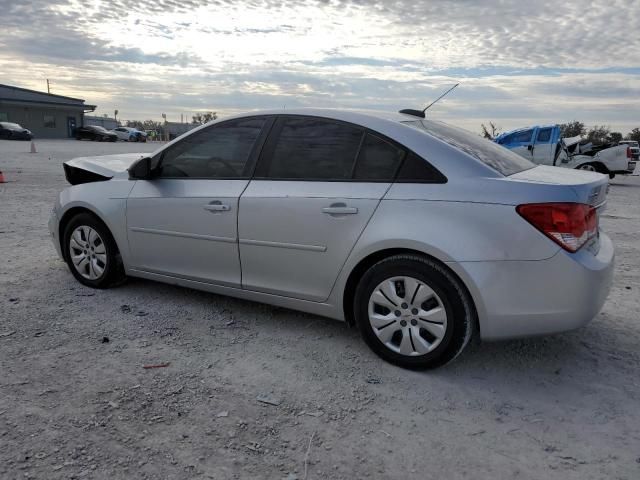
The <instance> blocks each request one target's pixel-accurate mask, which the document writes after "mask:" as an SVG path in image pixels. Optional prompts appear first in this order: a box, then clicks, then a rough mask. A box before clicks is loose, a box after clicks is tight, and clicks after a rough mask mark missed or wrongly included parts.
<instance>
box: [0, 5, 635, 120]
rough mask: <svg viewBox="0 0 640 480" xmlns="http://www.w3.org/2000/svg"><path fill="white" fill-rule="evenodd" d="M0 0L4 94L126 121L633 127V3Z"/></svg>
mask: <svg viewBox="0 0 640 480" xmlns="http://www.w3.org/2000/svg"><path fill="white" fill-rule="evenodd" d="M5 2H6V0H0V4H2V5H0V8H1V9H2V12H3V13H2V15H1V16H0V31H2V32H3V35H2V36H0V65H2V68H0V82H2V83H8V84H14V85H20V86H25V87H28V88H29V87H31V88H42V85H43V84H44V79H45V78H51V80H52V83H53V85H54V91H57V92H59V93H61V94H67V95H72V96H84V98H86V99H87V100H88V101H89V103H96V104H98V106H99V111H105V112H110V111H112V110H113V109H114V108H118V109H119V110H120V111H121V112H122V115H124V117H123V118H126V117H127V116H128V117H130V118H142V117H153V118H158V117H159V115H160V113H162V112H165V113H167V114H169V115H170V116H173V118H174V119H175V118H176V116H178V117H179V115H180V113H187V114H189V113H190V112H191V113H192V112H193V111H195V110H204V109H213V110H218V111H219V112H220V113H224V112H232V111H239V110H244V109H251V108H260V107H269V108H272V107H281V106H283V105H287V106H290V107H293V106H298V105H323V106H333V107H354V108H363V107H364V108H378V109H379V108H381V109H399V108H406V107H419V106H420V105H426V103H428V101H429V100H431V99H433V98H435V97H437V96H438V94H439V93H440V92H442V91H443V90H444V89H445V88H447V87H448V86H450V85H451V84H452V83H454V82H457V81H461V82H462V85H461V86H460V87H459V88H458V89H457V90H456V91H455V92H453V93H452V94H451V96H449V97H448V98H446V99H445V100H443V101H442V102H441V103H439V104H438V105H436V106H435V107H434V108H433V110H432V115H438V116H440V117H441V118H445V119H447V120H449V121H452V122H453V123H457V124H460V125H463V126H466V127H468V128H472V129H474V130H477V126H478V124H479V123H480V122H481V121H482V122H486V121H488V120H490V119H498V120H499V121H500V122H502V124H503V126H504V127H505V128H511V127H517V126H520V125H521V124H523V123H524V124H530V123H537V122H542V121H544V122H553V121H566V120H570V119H573V118H578V119H581V120H583V121H586V122H587V123H609V124H611V125H612V126H614V127H615V128H619V129H623V130H625V131H626V130H629V129H630V128H632V127H634V126H637V123H640V119H638V118H637V117H635V113H634V112H637V111H640V103H639V102H640V100H639V98H638V95H637V92H638V91H640V90H639V89H640V38H638V37H639V36H638V35H634V34H632V32H637V31H640V8H637V2H636V0H607V1H604V0H597V1H594V2H591V3H590V4H589V6H585V4H584V3H583V2H580V1H577V0H573V1H566V2H560V3H558V2H555V1H548V0H529V1H527V2H526V3H525V2H515V1H513V2H509V1H505V0H493V1H489V0H477V1H476V0H439V1H437V2H434V1H424V2H416V1H413V0H412V1H406V0H396V1H388V2H386V1H369V0H341V1H337V0H326V1H323V0H318V1H302V0H291V1H288V2H282V1H279V0H247V1H232V0H217V1H216V2H211V1H206V0H180V1H178V0H159V1H156V2H151V3H137V2H133V3H131V2H125V1H124V0H113V1H109V2H108V1H103V0H94V1H91V2H84V1H83V2H80V1H79V0H58V1H49V0H32V1H30V2H6V5H4V4H3V3H5Z"/></svg>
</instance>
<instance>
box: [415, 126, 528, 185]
mask: <svg viewBox="0 0 640 480" xmlns="http://www.w3.org/2000/svg"><path fill="white" fill-rule="evenodd" d="M403 123H405V124H406V125H409V126H410V127H413V128H417V129H419V130H423V131H425V132H427V133H428V134H429V135H432V136H434V137H436V138H438V139H439V140H442V141H443V142H446V143H448V144H449V145H451V146H452V147H455V148H457V149H458V150H462V151H463V152H465V153H466V154H468V155H470V156H471V157H473V158H475V159H477V160H479V161H481V162H482V163H484V164H485V165H487V166H489V167H491V168H493V169H494V170H496V171H497V172H499V173H501V174H502V175H505V176H508V175H513V174H514V173H518V172H522V171H523V170H528V169H530V168H533V167H535V164H534V163H532V162H530V161H529V160H527V159H525V158H522V157H521V156H520V155H518V154H516V153H513V152H512V151H511V150H509V149H507V148H505V147H501V146H500V145H498V144H497V143H494V142H492V141H490V140H486V139H484V138H482V137H480V136H478V135H474V134H473V133H471V132H468V131H466V130H463V129H461V128H457V127H452V126H450V125H447V124H445V123H442V122H434V121H431V120H415V121H410V122H403Z"/></svg>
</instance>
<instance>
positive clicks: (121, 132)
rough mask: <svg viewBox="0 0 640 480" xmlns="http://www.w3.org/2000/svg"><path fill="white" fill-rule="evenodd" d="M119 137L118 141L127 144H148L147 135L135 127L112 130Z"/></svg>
mask: <svg viewBox="0 0 640 480" xmlns="http://www.w3.org/2000/svg"><path fill="white" fill-rule="evenodd" d="M111 132H112V133H115V134H116V135H117V136H118V140H124V141H125V142H146V141H147V134H146V133H145V132H141V131H140V130H138V129H136V128H133V127H118V128H114V129H113V130H111Z"/></svg>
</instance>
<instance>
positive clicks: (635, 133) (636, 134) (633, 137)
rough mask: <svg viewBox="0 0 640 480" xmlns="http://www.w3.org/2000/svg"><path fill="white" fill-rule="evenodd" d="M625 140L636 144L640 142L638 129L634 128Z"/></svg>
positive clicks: (639, 130)
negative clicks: (633, 141)
mask: <svg viewBox="0 0 640 480" xmlns="http://www.w3.org/2000/svg"><path fill="white" fill-rule="evenodd" d="M625 138H626V140H635V141H636V142H640V128H638V127H636V128H634V129H633V130H631V132H629V133H628V134H627V136H626V137H625Z"/></svg>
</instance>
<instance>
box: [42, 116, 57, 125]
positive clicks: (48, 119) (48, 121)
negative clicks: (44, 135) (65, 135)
mask: <svg viewBox="0 0 640 480" xmlns="http://www.w3.org/2000/svg"><path fill="white" fill-rule="evenodd" d="M44 127H45V128H56V117H55V116H54V115H45V116H44Z"/></svg>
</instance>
